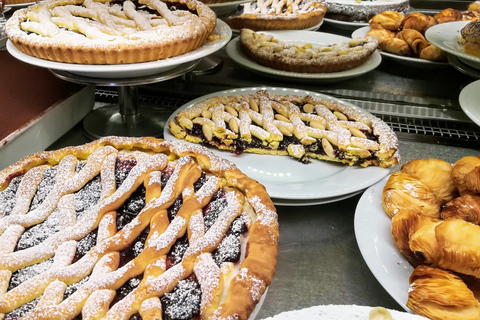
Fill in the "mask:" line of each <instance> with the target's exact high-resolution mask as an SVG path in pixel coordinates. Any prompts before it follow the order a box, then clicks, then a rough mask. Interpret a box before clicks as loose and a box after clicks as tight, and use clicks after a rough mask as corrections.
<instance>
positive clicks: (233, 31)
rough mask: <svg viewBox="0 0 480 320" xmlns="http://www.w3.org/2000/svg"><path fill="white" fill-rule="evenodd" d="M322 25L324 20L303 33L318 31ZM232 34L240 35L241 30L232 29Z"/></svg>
mask: <svg viewBox="0 0 480 320" xmlns="http://www.w3.org/2000/svg"><path fill="white" fill-rule="evenodd" d="M322 24H323V20H322V21H320V23H319V24H316V25H314V26H313V27H310V28H306V29H302V31H317V30H318V29H320V27H321V26H322ZM258 32H266V31H258ZM232 33H233V34H236V35H238V34H240V30H238V29H232Z"/></svg>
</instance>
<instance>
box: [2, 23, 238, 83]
mask: <svg viewBox="0 0 480 320" xmlns="http://www.w3.org/2000/svg"><path fill="white" fill-rule="evenodd" d="M213 34H214V35H220V36H221V39H220V40H217V41H212V42H207V43H205V44H203V45H202V46H200V47H199V48H197V49H195V50H193V51H191V52H188V53H185V54H182V55H179V56H176V57H172V58H169V59H163V60H157V61H151V62H142V63H131V64H115V65H85V64H73V63H60V62H54V61H49V60H44V59H39V58H35V57H33V56H29V55H27V54H25V53H23V52H21V51H20V50H18V49H17V48H15V47H14V46H13V44H12V43H11V42H10V41H8V42H7V50H8V51H9V52H10V54H11V55H12V56H14V57H15V58H17V59H19V60H21V61H23V62H26V63H29V64H32V65H35V66H39V67H43V68H47V69H54V70H62V71H68V72H70V73H73V74H78V75H81V76H86V77H93V78H108V79H110V78H117V79H126V78H135V77H143V76H148V75H153V74H157V73H160V72H165V71H167V70H170V69H173V68H175V67H176V66H178V65H180V64H182V63H186V62H190V61H193V60H197V59H200V58H202V57H205V56H207V55H209V54H211V53H213V52H215V51H217V50H219V49H221V48H222V47H223V46H225V45H226V44H227V43H228V41H230V38H231V37H232V30H231V29H230V27H229V26H228V25H227V24H226V23H225V22H223V21H221V20H218V19H217V26H216V27H215V30H214V31H213Z"/></svg>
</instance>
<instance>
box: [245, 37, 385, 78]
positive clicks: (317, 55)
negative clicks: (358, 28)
mask: <svg viewBox="0 0 480 320" xmlns="http://www.w3.org/2000/svg"><path fill="white" fill-rule="evenodd" d="M240 45H241V47H242V50H243V51H244V52H245V54H246V55H247V56H249V57H250V58H252V59H253V60H255V61H256V62H257V63H259V64H261V65H263V66H267V67H270V68H274V69H279V70H284V71H290V72H301V73H326V72H338V71H343V70H348V69H352V68H355V67H357V66H359V65H361V64H363V63H364V62H366V61H367V60H368V59H369V58H370V57H371V56H372V55H373V53H374V52H375V50H376V49H377V45H378V44H377V41H375V40H373V39H370V40H366V39H355V40H350V41H349V42H345V43H338V44H333V45H312V44H311V43H300V44H299V43H294V42H284V41H280V40H278V39H276V38H275V37H274V36H272V35H268V34H264V33H257V32H255V31H252V30H250V29H242V30H241V31H240Z"/></svg>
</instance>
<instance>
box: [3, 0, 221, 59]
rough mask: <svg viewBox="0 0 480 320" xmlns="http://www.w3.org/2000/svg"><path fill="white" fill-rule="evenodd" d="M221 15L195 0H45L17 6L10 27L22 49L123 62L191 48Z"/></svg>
mask: <svg viewBox="0 0 480 320" xmlns="http://www.w3.org/2000/svg"><path fill="white" fill-rule="evenodd" d="M216 19H217V17H216V15H215V13H214V12H213V11H212V10H211V9H210V8H209V7H208V6H207V5H205V4H203V3H201V2H199V1H196V0H168V1H162V0H139V1H138V2H137V1H130V0H120V1H116V0H113V1H111V0H46V1H43V2H41V3H39V4H36V5H33V6H30V7H28V8H25V9H22V10H18V11H16V12H15V13H14V14H13V16H12V17H11V18H10V19H9V20H8V22H7V25H6V33H7V36H8V39H9V40H10V41H11V42H12V43H13V45H14V46H15V47H16V48H17V49H18V50H20V51H22V52H23V53H25V54H28V55H31V56H34V57H37V58H41V59H46V60H52V61H57V62H64V63H79V64H124V63H137V62H146V61H155V60H158V59H165V58H169V57H173V56H178V55H181V54H183V53H186V52H190V51H192V50H194V49H196V48H198V47H199V46H201V45H202V44H203V43H204V42H205V40H206V39H207V37H208V36H209V35H210V34H211V33H212V31H213V29H214V28H215V25H216Z"/></svg>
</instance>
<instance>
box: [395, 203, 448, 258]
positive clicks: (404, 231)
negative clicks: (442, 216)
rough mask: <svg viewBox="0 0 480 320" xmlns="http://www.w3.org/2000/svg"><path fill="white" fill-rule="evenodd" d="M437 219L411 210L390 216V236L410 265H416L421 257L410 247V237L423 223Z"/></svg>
mask: <svg viewBox="0 0 480 320" xmlns="http://www.w3.org/2000/svg"><path fill="white" fill-rule="evenodd" d="M438 221H439V220H437V219H433V218H430V217H428V216H425V215H423V214H417V213H413V212H412V211H411V210H404V211H399V212H397V214H395V215H394V216H393V218H392V237H393V241H395V244H396V245H397V248H398V250H399V251H400V253H401V254H403V255H404V256H405V258H406V259H407V260H408V262H410V264H411V265H413V266H414V267H415V266H418V265H420V264H421V263H423V259H421V258H419V257H417V256H416V255H415V253H414V252H413V251H412V250H411V249H410V237H411V236H412V234H414V233H415V232H416V231H417V230H419V229H420V228H422V227H423V226H425V225H430V224H432V223H434V222H438Z"/></svg>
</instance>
